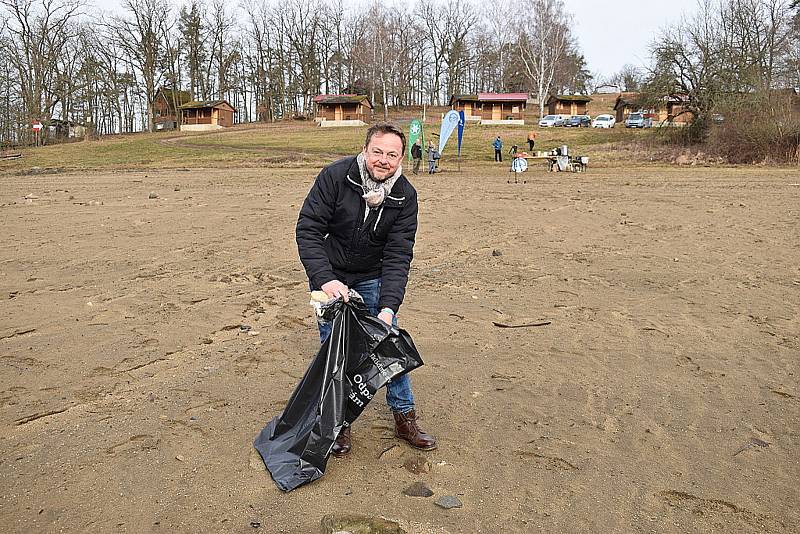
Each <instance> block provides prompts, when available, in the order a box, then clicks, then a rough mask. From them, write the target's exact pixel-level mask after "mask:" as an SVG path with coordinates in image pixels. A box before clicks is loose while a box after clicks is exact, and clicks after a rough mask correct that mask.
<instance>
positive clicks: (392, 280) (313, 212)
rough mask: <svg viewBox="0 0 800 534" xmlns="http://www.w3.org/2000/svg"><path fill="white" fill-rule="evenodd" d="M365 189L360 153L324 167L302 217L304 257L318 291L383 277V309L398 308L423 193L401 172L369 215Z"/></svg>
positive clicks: (299, 239) (299, 227)
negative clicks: (324, 286) (330, 284)
mask: <svg viewBox="0 0 800 534" xmlns="http://www.w3.org/2000/svg"><path fill="white" fill-rule="evenodd" d="M363 193H364V191H363V190H362V188H361V174H360V172H359V170H358V163H357V162H356V158H355V157H354V156H353V157H348V158H344V159H341V160H339V161H337V162H335V163H332V164H330V165H328V166H327V167H325V168H324V169H322V172H320V173H319V176H317V179H316V181H315V182H314V185H313V186H312V187H311V191H309V193H308V196H307V197H306V200H305V202H304V203H303V207H302V209H301V210H300V217H299V218H298V220H297V228H296V237H297V248H298V250H299V251H300V261H302V262H303V266H304V267H305V269H306V274H307V275H308V279H309V280H310V281H311V285H312V286H313V287H314V288H315V289H318V288H320V287H321V286H322V284H324V283H326V282H330V281H331V280H340V281H341V282H343V283H344V284H346V285H348V286H350V285H353V284H355V283H356V282H361V281H363V280H370V279H373V278H382V282H381V295H380V301H379V304H380V307H381V308H383V307H388V308H391V309H392V310H394V311H395V312H397V310H398V308H399V307H400V304H401V303H402V302H403V296H404V295H405V291H406V283H407V282H408V269H409V266H410V265H411V258H412V256H413V253H414V239H415V236H416V233H417V211H418V207H417V192H416V190H415V189H414V187H413V186H412V185H411V182H409V181H408V179H406V177H405V176H400V177H399V178H398V179H397V181H396V182H395V184H394V187H392V191H391V193H390V194H389V195H387V196H386V199H385V200H384V202H383V204H382V205H381V206H379V207H378V208H372V209H369V212H368V213H367V210H368V208H367V204H366V202H365V201H364V199H363V198H362V197H361V195H362V194H363ZM365 215H366V219H365Z"/></svg>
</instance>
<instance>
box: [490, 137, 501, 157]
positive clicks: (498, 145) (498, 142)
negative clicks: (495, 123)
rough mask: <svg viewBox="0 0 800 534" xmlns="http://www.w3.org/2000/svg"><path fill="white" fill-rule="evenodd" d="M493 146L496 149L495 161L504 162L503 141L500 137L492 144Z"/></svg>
mask: <svg viewBox="0 0 800 534" xmlns="http://www.w3.org/2000/svg"><path fill="white" fill-rule="evenodd" d="M492 146H493V147H494V160H495V161H500V162H502V161H503V140H502V139H500V136H499V135H498V136H497V138H496V139H495V140H494V143H492Z"/></svg>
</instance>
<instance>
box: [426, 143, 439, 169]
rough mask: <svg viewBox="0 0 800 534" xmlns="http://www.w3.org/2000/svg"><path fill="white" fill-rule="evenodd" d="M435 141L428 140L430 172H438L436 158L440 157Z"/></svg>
mask: <svg viewBox="0 0 800 534" xmlns="http://www.w3.org/2000/svg"><path fill="white" fill-rule="evenodd" d="M436 148H437V147H436V145H434V144H433V141H428V174H433V173H435V172H436V160H437V159H439V151H438V150H437V149H436Z"/></svg>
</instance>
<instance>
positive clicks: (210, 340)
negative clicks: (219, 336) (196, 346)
mask: <svg viewBox="0 0 800 534" xmlns="http://www.w3.org/2000/svg"><path fill="white" fill-rule="evenodd" d="M213 342H214V340H213V339H209V338H204V339H203V341H202V342H201V343H203V345H211V344H212V343H213Z"/></svg>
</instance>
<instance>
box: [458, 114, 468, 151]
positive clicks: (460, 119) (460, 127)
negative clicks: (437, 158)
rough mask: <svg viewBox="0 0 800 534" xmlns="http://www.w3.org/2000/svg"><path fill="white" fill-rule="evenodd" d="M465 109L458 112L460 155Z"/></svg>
mask: <svg viewBox="0 0 800 534" xmlns="http://www.w3.org/2000/svg"><path fill="white" fill-rule="evenodd" d="M465 124H466V121H465V119H464V110H463V109H462V110H461V111H459V112H458V156H459V157H461V138H462V137H464V125H465Z"/></svg>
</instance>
